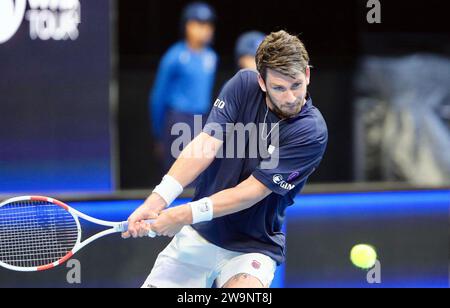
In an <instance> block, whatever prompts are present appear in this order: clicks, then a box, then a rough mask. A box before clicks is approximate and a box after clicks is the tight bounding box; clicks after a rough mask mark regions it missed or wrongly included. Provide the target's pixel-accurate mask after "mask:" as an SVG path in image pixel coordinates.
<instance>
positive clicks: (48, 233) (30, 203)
mask: <svg viewBox="0 0 450 308" xmlns="http://www.w3.org/2000/svg"><path fill="white" fill-rule="evenodd" d="M70 210H71V209H70V207H69V206H68V205H66V204H65V203H63V202H61V201H58V200H55V199H52V198H48V197H42V196H24V197H18V198H12V199H9V200H6V201H5V202H3V203H1V204H0V266H2V267H4V268H7V269H10V270H14V271H20V272H33V271H43V270H48V269H51V268H54V267H55V266H58V265H61V264H63V263H64V262H66V261H67V260H68V259H70V258H71V257H72V255H73V251H74V248H75V247H76V246H77V245H79V244H80V241H81V227H80V222H79V220H78V217H77V216H75V215H73V214H72V213H71V211H70Z"/></svg>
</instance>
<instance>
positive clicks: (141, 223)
mask: <svg viewBox="0 0 450 308" xmlns="http://www.w3.org/2000/svg"><path fill="white" fill-rule="evenodd" d="M158 214H159V213H158V211H157V210H154V209H152V208H151V207H149V206H148V205H147V204H143V205H142V206H140V207H139V208H138V209H137V210H136V211H134V213H133V214H131V216H130V217H129V218H128V231H127V232H124V233H122V238H124V239H127V238H129V237H133V238H137V237H144V236H148V234H149V231H151V228H150V225H149V224H148V223H146V222H145V220H150V219H156V218H158Z"/></svg>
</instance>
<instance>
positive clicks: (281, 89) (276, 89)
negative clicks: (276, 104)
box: [273, 87, 286, 92]
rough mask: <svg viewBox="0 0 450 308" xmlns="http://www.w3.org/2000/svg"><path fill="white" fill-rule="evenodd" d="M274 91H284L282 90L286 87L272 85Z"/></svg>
mask: <svg viewBox="0 0 450 308" xmlns="http://www.w3.org/2000/svg"><path fill="white" fill-rule="evenodd" d="M273 89H274V90H275V91H278V92H284V91H286V89H285V88H284V87H274V88H273Z"/></svg>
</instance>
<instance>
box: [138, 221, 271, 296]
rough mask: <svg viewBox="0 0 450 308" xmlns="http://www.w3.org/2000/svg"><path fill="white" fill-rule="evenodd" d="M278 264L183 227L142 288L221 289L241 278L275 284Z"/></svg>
mask: <svg viewBox="0 0 450 308" xmlns="http://www.w3.org/2000/svg"><path fill="white" fill-rule="evenodd" d="M275 270H276V262H275V261H274V260H273V259H271V258H270V257H268V256H265V255H263V254H260V253H239V252H234V251H229V250H225V249H223V248H220V247H218V246H216V245H213V244H211V243H210V242H208V241H207V240H205V239H204V238H203V237H201V236H200V234H198V232H197V231H195V230H194V229H193V228H192V227H191V226H186V227H184V228H183V229H182V230H181V231H180V232H179V233H178V234H177V235H176V236H175V237H174V238H173V239H172V241H171V242H170V244H169V245H168V246H167V247H166V248H165V249H164V250H163V251H162V252H161V253H160V254H159V255H158V258H157V259H156V262H155V265H154V266H153V269H152V271H151V273H150V275H149V276H148V278H147V280H146V281H145V283H144V285H143V286H142V288H152V287H156V288H210V287H212V286H213V283H214V281H215V282H216V287H218V288H221V287H222V286H223V285H224V284H225V283H226V282H227V281H228V280H229V279H231V278H233V277H234V276H235V275H238V274H248V275H251V276H253V277H256V278H257V279H259V280H260V282H261V283H262V284H263V286H265V287H269V286H270V284H271V283H272V280H273V277H274V274H275Z"/></svg>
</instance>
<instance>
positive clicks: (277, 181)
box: [273, 174, 295, 190]
mask: <svg viewBox="0 0 450 308" xmlns="http://www.w3.org/2000/svg"><path fill="white" fill-rule="evenodd" d="M273 182H274V183H275V184H277V185H278V186H280V187H281V188H283V189H286V190H292V189H294V188H295V185H294V184H289V183H288V182H286V181H285V180H284V178H283V176H282V175H281V174H275V175H274V176H273Z"/></svg>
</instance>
